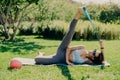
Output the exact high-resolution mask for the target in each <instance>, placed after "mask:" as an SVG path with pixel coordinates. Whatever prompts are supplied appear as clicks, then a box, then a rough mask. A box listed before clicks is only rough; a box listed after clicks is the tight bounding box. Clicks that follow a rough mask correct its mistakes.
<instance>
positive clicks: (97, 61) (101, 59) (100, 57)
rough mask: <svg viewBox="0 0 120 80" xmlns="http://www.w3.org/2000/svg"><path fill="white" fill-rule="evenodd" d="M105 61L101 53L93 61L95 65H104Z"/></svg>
mask: <svg viewBox="0 0 120 80" xmlns="http://www.w3.org/2000/svg"><path fill="white" fill-rule="evenodd" d="M103 60H104V56H103V53H102V52H101V53H99V56H97V57H96V56H94V59H93V60H92V62H93V64H102V61H103Z"/></svg>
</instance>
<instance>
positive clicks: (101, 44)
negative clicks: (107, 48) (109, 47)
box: [99, 40, 103, 48]
mask: <svg viewBox="0 0 120 80" xmlns="http://www.w3.org/2000/svg"><path fill="white" fill-rule="evenodd" d="M99 43H100V47H101V48H103V40H100V41H99Z"/></svg>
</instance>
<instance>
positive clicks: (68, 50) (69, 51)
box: [66, 48, 73, 65]
mask: <svg viewBox="0 0 120 80" xmlns="http://www.w3.org/2000/svg"><path fill="white" fill-rule="evenodd" d="M70 54H71V50H70V48H67V51H66V63H67V64H68V65H73V63H71V62H70V61H69V57H70Z"/></svg>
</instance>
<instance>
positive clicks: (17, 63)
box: [10, 60, 22, 69]
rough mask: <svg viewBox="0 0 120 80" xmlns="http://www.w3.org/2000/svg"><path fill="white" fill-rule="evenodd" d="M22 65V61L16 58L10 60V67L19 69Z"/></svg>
mask: <svg viewBox="0 0 120 80" xmlns="http://www.w3.org/2000/svg"><path fill="white" fill-rule="evenodd" d="M21 67H22V63H21V62H20V61H18V60H11V62H10V68H12V69H20V68H21Z"/></svg>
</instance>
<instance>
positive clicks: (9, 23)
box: [0, 0, 39, 40]
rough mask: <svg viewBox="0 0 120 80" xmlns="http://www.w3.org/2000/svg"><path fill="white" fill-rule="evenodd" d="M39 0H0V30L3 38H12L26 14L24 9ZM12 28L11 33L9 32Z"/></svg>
mask: <svg viewBox="0 0 120 80" xmlns="http://www.w3.org/2000/svg"><path fill="white" fill-rule="evenodd" d="M38 1H39V0H0V25H1V27H0V30H1V32H2V33H3V34H4V36H5V40H6V39H8V40H13V39H14V38H15V36H16V32H17V30H18V28H19V26H20V23H21V22H22V19H23V17H24V16H25V15H26V14H25V11H26V9H27V8H28V7H29V6H30V5H31V4H34V3H35V4H36V5H37V4H38ZM10 29H12V34H10Z"/></svg>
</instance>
